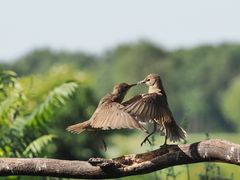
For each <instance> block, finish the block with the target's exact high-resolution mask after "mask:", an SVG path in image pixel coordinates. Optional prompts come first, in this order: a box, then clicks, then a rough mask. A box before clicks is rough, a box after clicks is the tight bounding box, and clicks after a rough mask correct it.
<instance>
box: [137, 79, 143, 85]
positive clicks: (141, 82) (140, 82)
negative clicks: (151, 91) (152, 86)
mask: <svg viewBox="0 0 240 180" xmlns="http://www.w3.org/2000/svg"><path fill="white" fill-rule="evenodd" d="M143 83H145V80H142V81H139V82H138V83H137V84H143Z"/></svg>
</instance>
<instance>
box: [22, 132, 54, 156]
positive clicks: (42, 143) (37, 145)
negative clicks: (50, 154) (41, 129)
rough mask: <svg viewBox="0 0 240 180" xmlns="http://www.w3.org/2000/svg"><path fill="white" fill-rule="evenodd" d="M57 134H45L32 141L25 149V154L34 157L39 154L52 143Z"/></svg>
mask: <svg viewBox="0 0 240 180" xmlns="http://www.w3.org/2000/svg"><path fill="white" fill-rule="evenodd" d="M55 137H56V136H55V135H52V134H48V135H43V136H41V137H39V138H37V139H35V140H34V141H32V142H31V143H30V144H29V145H28V146H27V147H26V149H25V150H24V151H23V156H27V157H34V156H37V155H39V154H40V153H41V152H42V150H43V149H44V148H45V147H46V146H47V145H48V144H49V143H50V142H52V140H53V138H55Z"/></svg>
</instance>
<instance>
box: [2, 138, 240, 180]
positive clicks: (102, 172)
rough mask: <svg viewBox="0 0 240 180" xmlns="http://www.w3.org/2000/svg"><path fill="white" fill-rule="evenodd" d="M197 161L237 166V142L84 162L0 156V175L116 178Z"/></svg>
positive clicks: (200, 144)
mask: <svg viewBox="0 0 240 180" xmlns="http://www.w3.org/2000/svg"><path fill="white" fill-rule="evenodd" d="M197 162H225V163H230V164H235V165H238V166H239V165H240V145H239V144H234V143H231V142H228V141H225V140H219V139H212V140H205V141H201V142H197V143H193V144H183V145H168V146H167V147H161V148H159V149H156V150H154V151H150V152H146V153H142V154H131V155H124V156H121V157H117V158H113V159H102V158H90V159H89V160H88V162H87V161H76V160H74V161H70V160H59V159H47V158H0V176H8V175H33V176H54V177H69V178H70V177H71V178H86V179H88V178H90V179H95V178H101V179H102V178H118V177H124V176H130V175H137V174H146V173H150V172H153V171H157V170H161V169H164V168H167V167H170V166H175V165H180V164H190V163H197Z"/></svg>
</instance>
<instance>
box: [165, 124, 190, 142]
mask: <svg viewBox="0 0 240 180" xmlns="http://www.w3.org/2000/svg"><path fill="white" fill-rule="evenodd" d="M164 126H165V133H166V134H165V135H166V136H167V138H168V139H169V140H170V141H172V142H177V141H181V140H184V139H186V137H187V133H186V131H185V130H184V129H183V128H181V127H180V126H178V125H177V123H176V122H174V121H173V122H171V123H165V124H164Z"/></svg>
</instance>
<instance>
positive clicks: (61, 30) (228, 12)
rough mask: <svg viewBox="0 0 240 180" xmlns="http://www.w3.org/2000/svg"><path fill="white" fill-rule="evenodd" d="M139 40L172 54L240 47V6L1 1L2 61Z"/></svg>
mask: <svg viewBox="0 0 240 180" xmlns="http://www.w3.org/2000/svg"><path fill="white" fill-rule="evenodd" d="M139 39H149V40H152V41H153V42H155V43H157V44H159V45H162V46H163V47H166V48H169V49H172V48H179V47H191V46H196V45H198V44H202V43H214V44H215V43H221V42H225V41H234V42H240V1H239V0H201V1H196V0H181V1H180V0H178V1H177V0H165V1H163V0H101V1H100V0H85V1H84V0H38V1H37V0H21V1H16V0H5V1H3V0H0V60H5V61H6V60H11V59H14V58H17V57H19V56H21V55H23V54H25V53H27V52H29V51H30V50H32V49H36V48H40V47H50V48H52V49H56V50H60V49H65V50H70V51H78V50H82V51H89V52H93V53H101V52H103V51H104V50H107V49H108V48H111V47H115V46H116V45H117V44H119V43H122V42H132V41H136V40H139Z"/></svg>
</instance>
